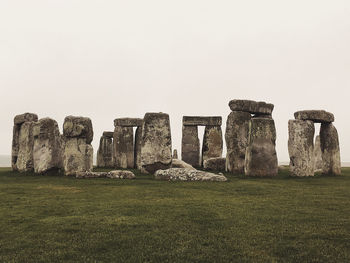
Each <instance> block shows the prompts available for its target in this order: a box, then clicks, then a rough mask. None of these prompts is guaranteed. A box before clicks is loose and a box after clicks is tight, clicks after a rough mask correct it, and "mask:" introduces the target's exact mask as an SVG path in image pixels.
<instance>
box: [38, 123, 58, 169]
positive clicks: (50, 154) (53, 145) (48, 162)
mask: <svg viewBox="0 0 350 263" xmlns="http://www.w3.org/2000/svg"><path fill="white" fill-rule="evenodd" d="M33 136H34V148H33V160H34V172H35V173H44V172H47V171H49V170H52V169H60V168H61V167H62V138H61V135H60V131H59V128H58V124H57V122H56V121H55V120H53V119H50V118H44V119H40V120H39V121H38V122H37V123H36V124H35V125H34V128H33Z"/></svg>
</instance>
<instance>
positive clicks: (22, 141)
mask: <svg viewBox="0 0 350 263" xmlns="http://www.w3.org/2000/svg"><path fill="white" fill-rule="evenodd" d="M34 125H35V122H33V121H29V122H24V123H23V124H22V125H21V128H20V131H19V137H18V156H17V162H16V169H17V170H18V171H20V172H28V171H32V170H33V169H34V160H33V147H34V136H33V128H34Z"/></svg>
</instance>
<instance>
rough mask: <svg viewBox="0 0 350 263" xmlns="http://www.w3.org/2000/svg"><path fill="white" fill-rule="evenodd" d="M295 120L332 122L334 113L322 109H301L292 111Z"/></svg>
mask: <svg viewBox="0 0 350 263" xmlns="http://www.w3.org/2000/svg"><path fill="white" fill-rule="evenodd" d="M294 117H295V119H297V120H304V121H305V120H310V121H313V122H319V123H330V122H334V115H333V114H332V113H330V112H327V111H324V110H303V111H297V112H295V113H294Z"/></svg>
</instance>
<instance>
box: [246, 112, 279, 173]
mask: <svg viewBox="0 0 350 263" xmlns="http://www.w3.org/2000/svg"><path fill="white" fill-rule="evenodd" d="M275 145H276V128H275V122H274V120H272V119H268V118H253V119H251V121H250V122H249V139H248V147H247V150H246V159H245V167H244V169H245V174H246V175H247V176H275V175H277V173H278V162H277V154H276V149H275Z"/></svg>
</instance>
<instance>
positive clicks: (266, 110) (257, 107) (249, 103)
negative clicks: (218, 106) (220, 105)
mask: <svg viewBox="0 0 350 263" xmlns="http://www.w3.org/2000/svg"><path fill="white" fill-rule="evenodd" d="M229 107H230V109H231V110H232V111H244V112H249V113H251V114H269V115H271V114H272V111H273V108H274V105H273V104H270V103H266V102H263V101H253V100H231V101H230V102H229Z"/></svg>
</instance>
